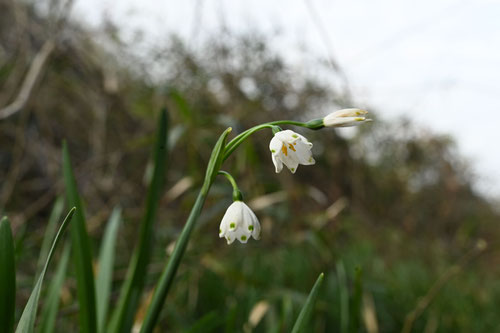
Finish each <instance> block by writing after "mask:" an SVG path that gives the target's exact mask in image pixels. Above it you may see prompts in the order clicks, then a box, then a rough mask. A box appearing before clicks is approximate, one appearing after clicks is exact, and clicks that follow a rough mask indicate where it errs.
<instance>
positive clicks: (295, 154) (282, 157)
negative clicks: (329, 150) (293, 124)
mask: <svg viewBox="0 0 500 333" xmlns="http://www.w3.org/2000/svg"><path fill="white" fill-rule="evenodd" d="M312 146H313V144H312V143H311V142H309V141H308V140H307V139H306V138H305V137H303V136H302V135H300V134H298V133H295V132H294V131H291V130H285V131H280V132H277V133H276V134H275V135H274V137H273V138H272V139H271V142H270V143H269V149H270V150H271V157H272V159H273V163H274V166H275V168H276V173H279V172H281V170H282V169H283V164H284V165H286V167H287V168H288V169H289V170H290V171H291V172H292V173H295V171H297V167H298V166H299V164H303V165H312V164H314V163H316V162H315V161H314V158H313V157H312V151H311V148H312Z"/></svg>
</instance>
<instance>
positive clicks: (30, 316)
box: [16, 207, 75, 333]
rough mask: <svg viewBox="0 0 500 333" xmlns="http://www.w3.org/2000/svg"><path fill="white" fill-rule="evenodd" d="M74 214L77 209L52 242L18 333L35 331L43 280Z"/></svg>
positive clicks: (18, 327) (68, 216)
mask: <svg viewBox="0 0 500 333" xmlns="http://www.w3.org/2000/svg"><path fill="white" fill-rule="evenodd" d="M74 212H75V207H73V208H71V210H70V211H69V213H68V215H66V218H65V219H64V221H63V223H62V225H61V227H60V228H59V231H58V232H57V235H56V237H55V239H54V241H53V242H52V246H51V248H50V250H49V254H48V256H47V260H46V261H45V265H44V266H43V269H42V273H41V274H40V277H39V278H38V281H37V282H36V284H35V287H34V288H33V290H32V292H31V295H30V298H29V299H28V303H27V304H26V307H25V308H24V311H23V314H22V315H21V319H19V323H18V324H17V329H16V333H31V332H33V330H34V327H35V319H36V311H37V307H38V299H39V298H40V292H41V290H42V282H43V278H44V277H45V273H46V272H47V267H49V264H50V261H51V259H52V256H53V255H54V251H55V249H56V247H57V244H58V243H59V241H60V240H61V236H62V235H63V233H64V230H66V227H67V225H68V223H69V222H70V221H71V218H72V217H73V213H74Z"/></svg>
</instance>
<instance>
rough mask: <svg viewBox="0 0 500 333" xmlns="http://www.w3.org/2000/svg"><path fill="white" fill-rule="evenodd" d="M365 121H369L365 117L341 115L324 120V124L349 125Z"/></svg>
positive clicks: (333, 125)
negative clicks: (328, 120)
mask: <svg viewBox="0 0 500 333" xmlns="http://www.w3.org/2000/svg"><path fill="white" fill-rule="evenodd" d="M365 121H369V120H368V119H366V118H365V117H342V118H335V119H332V120H331V121H330V122H328V124H327V122H326V121H325V122H324V124H325V126H329V127H349V126H357V125H359V124H361V123H363V122H365Z"/></svg>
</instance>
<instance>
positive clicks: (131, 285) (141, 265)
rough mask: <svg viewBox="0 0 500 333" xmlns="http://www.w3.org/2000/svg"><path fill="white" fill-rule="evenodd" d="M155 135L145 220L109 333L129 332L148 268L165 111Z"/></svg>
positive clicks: (163, 161)
mask: <svg viewBox="0 0 500 333" xmlns="http://www.w3.org/2000/svg"><path fill="white" fill-rule="evenodd" d="M158 125H159V126H158V132H157V137H156V143H155V148H154V172H153V178H152V179H151V183H150V185H149V189H148V194H147V198H146V207H145V213H144V218H143V220H142V222H141V230H140V234H139V243H138V244H137V247H136V249H135V251H134V254H133V256H132V259H131V263H130V265H129V268H128V271H127V276H126V278H125V282H124V283H123V286H122V290H121V293H120V298H119V300H118V305H117V307H116V310H115V312H114V313H113V317H112V319H111V323H110V325H109V327H108V332H115V333H121V332H129V331H130V330H131V327H132V324H133V319H134V315H135V312H136V309H137V306H138V304H139V301H140V296H141V293H142V290H143V287H144V280H145V277H146V272H147V266H148V264H149V261H150V257H151V246H152V239H153V224H154V221H155V218H156V211H157V208H158V202H159V200H160V198H161V192H162V190H163V185H164V178H165V169H166V161H167V129H168V126H167V125H168V124H167V110H165V109H164V110H162V112H161V114H160V119H159V124H158Z"/></svg>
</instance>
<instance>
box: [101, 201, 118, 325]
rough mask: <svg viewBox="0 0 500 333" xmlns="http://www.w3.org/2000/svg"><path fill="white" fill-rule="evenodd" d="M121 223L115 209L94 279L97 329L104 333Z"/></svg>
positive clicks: (105, 233)
mask: <svg viewBox="0 0 500 333" xmlns="http://www.w3.org/2000/svg"><path fill="white" fill-rule="evenodd" d="M120 221H121V209H120V208H118V207H115V209H113V212H112V213H111V217H110V218H109V221H108V224H107V226H106V230H105V232H104V238H103V240H102V244H101V252H100V253H99V271H98V273H97V277H96V293H97V294H96V301H97V327H98V328H99V332H104V331H105V327H106V316H107V313H108V306H109V295H110V292H111V284H112V279H113V268H114V262H115V251H116V249H115V244H116V238H117V237H118V228H119V226H120Z"/></svg>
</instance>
